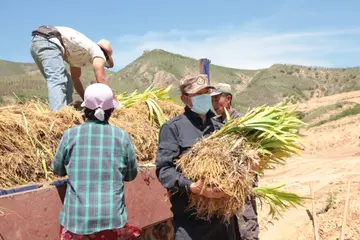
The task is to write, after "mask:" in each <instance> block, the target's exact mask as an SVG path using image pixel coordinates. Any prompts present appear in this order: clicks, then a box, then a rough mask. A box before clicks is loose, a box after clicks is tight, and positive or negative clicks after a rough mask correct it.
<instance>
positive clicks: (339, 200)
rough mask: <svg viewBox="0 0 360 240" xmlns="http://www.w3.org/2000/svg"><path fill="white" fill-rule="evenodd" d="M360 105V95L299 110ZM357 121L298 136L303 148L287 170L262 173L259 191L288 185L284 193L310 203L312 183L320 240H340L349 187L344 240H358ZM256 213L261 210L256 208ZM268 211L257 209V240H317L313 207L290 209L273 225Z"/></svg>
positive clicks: (326, 100) (356, 118)
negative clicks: (344, 103)
mask: <svg viewBox="0 0 360 240" xmlns="http://www.w3.org/2000/svg"><path fill="white" fill-rule="evenodd" d="M344 100H346V101H353V102H356V103H360V92H350V93H345V94H339V95H333V96H330V97H324V98H318V99H313V100H310V101H309V102H308V103H304V104H302V108H303V109H306V110H307V111H308V110H311V109H314V108H316V107H319V106H325V105H330V104H334V103H336V102H337V101H344ZM359 122H360V115H354V116H350V117H346V118H342V119H339V120H338V121H333V122H329V123H326V124H323V125H321V126H319V127H314V128H310V129H308V130H302V133H303V134H305V135H306V136H307V137H306V141H307V142H306V143H305V144H304V151H303V153H302V154H301V156H300V157H295V158H292V159H289V160H288V163H287V164H286V165H285V166H281V167H278V168H277V169H276V170H269V171H267V172H265V177H264V178H262V179H261V180H260V185H276V184H281V183H285V184H287V185H286V187H284V189H286V190H288V191H291V192H294V193H297V194H300V195H303V196H308V197H310V196H311V195H310V186H309V184H310V182H312V184H313V189H314V204H315V208H316V212H317V214H316V218H317V223H318V228H319V231H318V232H319V239H322V240H325V239H326V240H336V239H340V232H341V226H342V221H343V215H344V208H345V200H346V195H347V194H346V193H347V184H348V182H349V181H351V185H350V197H349V208H348V212H347V215H346V225H345V229H344V239H347V240H350V239H351V240H355V239H356V240H359V239H360V127H359V126H358V123H359ZM259 207H260V205H259ZM267 213H268V209H267V208H266V207H265V206H264V207H263V208H262V209H259V222H260V229H261V232H260V239H261V240H308V239H315V237H314V228H313V222H312V220H311V215H312V202H311V200H306V201H305V203H304V207H298V208H291V209H289V210H288V211H286V212H284V213H283V215H282V217H281V218H280V219H271V218H270V217H269V216H268V215H267Z"/></svg>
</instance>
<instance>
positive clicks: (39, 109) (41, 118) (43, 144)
mask: <svg viewBox="0 0 360 240" xmlns="http://www.w3.org/2000/svg"><path fill="white" fill-rule="evenodd" d="M142 100H144V101H142ZM142 100H138V101H136V102H133V103H132V104H131V105H128V104H124V103H123V102H121V101H120V102H121V103H122V105H123V107H122V108H120V109H118V110H115V111H114V113H113V115H112V117H111V118H110V124H113V125H115V126H118V127H120V128H122V129H123V130H125V131H127V132H128V133H129V134H130V135H131V137H132V140H133V142H134V146H135V149H136V153H137V160H138V162H139V164H142V163H146V162H152V161H154V160H155V156H156V148H157V141H158V138H157V136H158V132H159V125H160V124H159V120H158V117H157V114H153V116H152V118H149V115H151V114H150V113H151V112H150V108H149V106H148V105H147V103H146V100H148V99H142ZM156 106H157V107H158V108H160V109H161V111H162V113H161V114H162V118H163V119H167V118H170V117H173V116H174V115H177V114H179V113H180V112H181V111H182V110H183V109H182V107H180V106H178V105H176V104H174V103H171V102H168V101H166V100H161V98H158V99H156ZM82 122H83V119H82V116H81V114H80V112H79V111H77V110H75V109H74V108H73V107H66V108H63V109H62V110H61V111H59V112H51V111H50V110H49V108H48V106H47V105H46V104H44V103H40V102H30V103H25V104H17V105H12V106H8V107H5V108H2V109H0V188H4V187H12V186H15V185H22V184H27V183H30V182H41V181H45V180H47V179H55V176H54V175H53V174H52V172H51V169H50V165H51V160H52V158H53V154H54V153H55V151H56V148H57V146H58V143H59V141H60V139H61V137H62V134H63V132H64V131H65V130H66V129H68V128H70V127H72V126H74V125H77V124H81V123H82Z"/></svg>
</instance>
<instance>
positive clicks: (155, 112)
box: [116, 85, 175, 126]
mask: <svg viewBox="0 0 360 240" xmlns="http://www.w3.org/2000/svg"><path fill="white" fill-rule="evenodd" d="M171 88H172V86H171V85H169V86H168V87H167V88H165V89H163V88H154V87H153V85H150V86H149V87H148V88H146V89H145V90H144V92H143V93H138V90H135V91H134V92H132V93H131V94H127V93H126V92H124V93H121V94H119V95H117V97H116V98H117V100H118V101H119V102H120V104H121V105H122V106H123V107H125V108H128V107H131V106H133V105H134V104H136V103H139V102H145V103H146V105H147V106H148V109H149V120H150V122H151V123H155V122H157V123H158V124H159V125H160V126H161V125H162V124H163V123H165V121H166V120H167V119H166V117H165V115H164V113H163V111H162V109H161V107H160V106H159V104H158V103H157V101H159V100H163V101H164V100H165V101H173V100H175V99H174V98H171V97H170V95H169V92H170V90H171Z"/></svg>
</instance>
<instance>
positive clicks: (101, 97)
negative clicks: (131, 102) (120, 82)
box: [81, 83, 119, 110]
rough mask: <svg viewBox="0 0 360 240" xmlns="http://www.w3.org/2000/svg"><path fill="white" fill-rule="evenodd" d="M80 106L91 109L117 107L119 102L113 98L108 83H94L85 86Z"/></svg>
mask: <svg viewBox="0 0 360 240" xmlns="http://www.w3.org/2000/svg"><path fill="white" fill-rule="evenodd" d="M81 106H82V107H86V108H88V109H91V110H96V109H98V108H101V109H102V110H108V109H111V108H117V107H118V106H119V102H118V101H116V100H115V99H114V93H113V91H112V90H111V88H110V87H109V86H108V85H106V84H103V83H94V84H91V85H90V86H88V87H87V88H86V90H85V94H84V102H83V103H82V104H81Z"/></svg>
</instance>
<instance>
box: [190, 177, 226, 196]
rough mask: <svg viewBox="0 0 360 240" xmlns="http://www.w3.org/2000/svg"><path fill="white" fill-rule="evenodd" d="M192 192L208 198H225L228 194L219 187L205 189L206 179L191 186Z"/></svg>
mask: <svg viewBox="0 0 360 240" xmlns="http://www.w3.org/2000/svg"><path fill="white" fill-rule="evenodd" d="M190 191H191V192H192V193H195V194H200V195H201V196H204V197H206V198H223V197H225V196H226V194H225V193H224V192H223V191H222V190H221V189H220V188H219V187H207V186H205V187H204V179H201V180H198V181H197V182H195V183H192V184H191V185H190Z"/></svg>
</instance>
